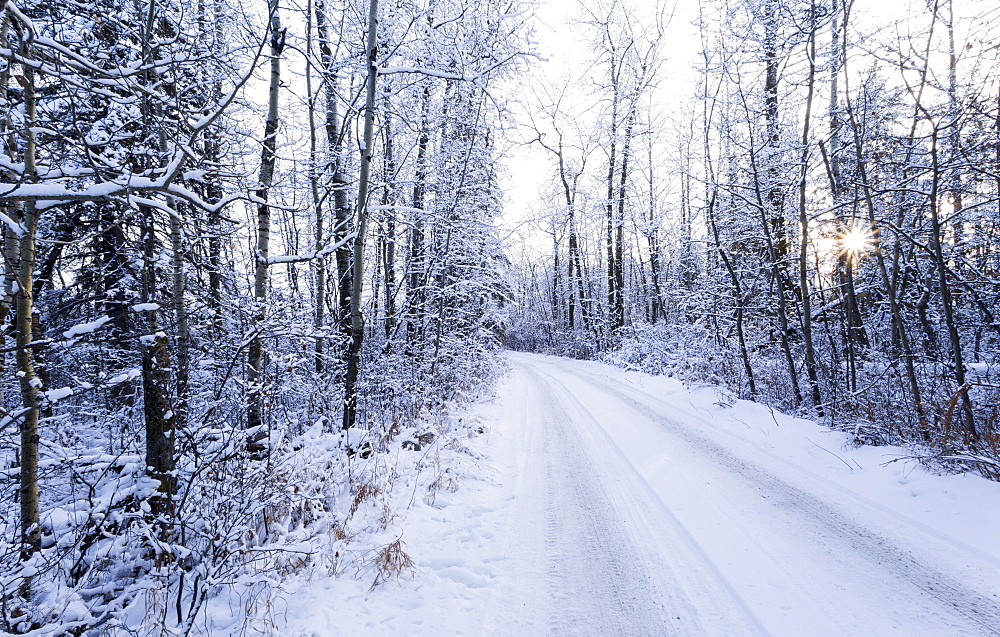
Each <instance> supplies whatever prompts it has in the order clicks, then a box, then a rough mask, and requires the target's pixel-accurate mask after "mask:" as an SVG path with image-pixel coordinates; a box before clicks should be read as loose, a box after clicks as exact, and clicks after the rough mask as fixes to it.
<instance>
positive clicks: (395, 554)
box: [368, 540, 415, 591]
mask: <svg viewBox="0 0 1000 637" xmlns="http://www.w3.org/2000/svg"><path fill="white" fill-rule="evenodd" d="M372 566H373V567H374V569H375V580H374V581H372V585H371V588H369V589H368V590H369V591H372V590H375V587H376V586H378V585H379V584H382V583H384V582H387V581H389V580H390V579H399V578H400V577H401V576H402V575H403V573H407V572H410V573H412V572H413V570H414V567H415V565H414V563H413V560H412V559H410V556H409V555H407V554H406V552H405V551H404V550H403V541H402V540H396V541H395V542H392V543H391V544H387V545H385V546H384V547H382V549H381V550H379V552H378V554H377V555H376V556H375V559H374V560H372Z"/></svg>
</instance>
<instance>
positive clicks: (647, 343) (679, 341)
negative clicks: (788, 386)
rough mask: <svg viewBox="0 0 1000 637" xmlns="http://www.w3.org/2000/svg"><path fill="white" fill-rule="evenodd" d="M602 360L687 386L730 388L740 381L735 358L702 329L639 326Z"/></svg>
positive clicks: (660, 325)
mask: <svg viewBox="0 0 1000 637" xmlns="http://www.w3.org/2000/svg"><path fill="white" fill-rule="evenodd" d="M601 358H602V360H603V361H604V362H607V363H610V364H612V365H617V366H619V367H624V368H626V369H634V370H638V371H642V372H645V373H647V374H655V375H662V376H669V377H671V378H676V379H678V380H680V381H682V382H685V383H692V384H713V385H724V386H730V385H732V384H733V381H734V380H737V378H736V374H735V373H734V372H735V369H736V368H735V363H736V361H734V360H732V354H731V353H730V352H728V351H727V350H725V349H723V348H721V347H719V346H718V345H717V344H716V343H715V342H714V340H713V338H712V335H711V333H710V332H709V331H708V330H706V329H703V328H701V327H700V326H699V325H693V326H691V325H685V326H674V325H664V324H657V325H647V324H640V325H637V326H635V327H634V328H633V329H632V331H631V332H630V333H629V334H628V335H627V336H625V337H624V338H622V340H621V344H620V345H619V347H618V348H617V349H615V350H611V351H609V352H606V353H605V354H603V355H602V356H601Z"/></svg>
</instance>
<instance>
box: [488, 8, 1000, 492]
mask: <svg viewBox="0 0 1000 637" xmlns="http://www.w3.org/2000/svg"><path fill="white" fill-rule="evenodd" d="M907 7H908V8H909V9H912V12H908V11H895V10H894V13H893V14H892V15H891V16H890V17H888V18H887V17H886V16H884V15H883V16H879V15H877V14H875V15H873V14H872V12H871V9H872V7H870V6H867V3H861V2H857V3H856V2H851V1H850V0H847V1H846V2H844V1H842V0H831V1H828V2H780V1H777V0H775V1H769V0H761V1H759V2H750V1H747V2H742V1H729V2H724V1H720V2H701V3H698V6H697V8H696V10H695V11H694V14H695V16H696V17H695V19H694V20H693V23H692V27H691V28H692V29H695V30H697V32H698V41H699V42H700V47H699V49H698V51H697V55H696V56H694V57H693V59H694V60H696V62H695V68H694V69H692V71H693V77H694V78H695V79H694V80H693V81H692V82H691V84H692V89H691V92H690V93H689V94H684V95H683V97H682V98H681V99H682V103H681V104H680V106H678V107H676V108H674V109H673V110H667V109H666V108H665V107H664V104H665V103H667V101H666V98H665V94H666V93H669V92H674V93H676V92H678V91H679V87H678V86H677V84H676V83H674V82H667V81H665V79H664V78H667V77H669V76H670V75H671V69H670V66H671V63H672V62H671V58H670V57H669V56H668V55H667V53H668V52H669V51H671V50H674V51H675V52H676V47H675V46H674V47H672V45H671V43H670V42H668V39H669V38H670V37H671V35H670V31H669V30H668V25H669V22H670V20H671V18H672V17H673V14H672V13H671V11H674V10H676V7H675V6H674V5H671V6H663V7H659V6H658V8H657V9H655V10H652V13H651V14H650V15H648V16H642V14H636V13H633V12H630V11H629V10H628V9H627V8H626V7H625V6H624V4H623V3H621V2H605V3H588V4H585V6H584V7H583V9H582V11H581V12H580V18H579V23H580V25H581V28H582V29H584V32H585V33H586V34H587V36H588V37H589V39H588V40H587V43H588V45H589V47H590V50H591V51H592V52H593V60H592V63H591V64H590V65H588V66H586V68H585V69H583V70H578V71H577V72H576V74H575V75H574V74H573V73H566V74H564V75H563V76H562V77H560V78H558V79H555V80H550V81H549V82H547V83H542V84H541V85H540V88H539V90H537V91H536V92H535V93H534V94H533V95H532V97H531V98H530V104H531V105H530V109H529V111H528V112H529V115H528V116H526V119H527V120H528V123H527V126H528V127H529V129H530V132H529V134H528V135H527V137H528V138H529V139H533V141H534V143H536V144H538V145H540V146H541V147H543V148H544V149H545V151H546V152H547V154H548V157H549V164H550V166H551V167H552V171H553V174H554V179H553V180H552V181H551V183H550V187H549V188H548V190H547V193H546V194H547V198H546V199H545V202H546V203H545V205H544V206H543V207H542V209H541V214H540V215H539V216H538V218H537V220H536V221H535V226H536V227H535V234H536V236H539V237H542V238H543V239H542V240H541V241H539V244H542V243H544V244H547V246H548V247H547V248H546V249H544V250H543V249H536V250H535V251H534V252H532V253H531V254H532V255H533V257H534V260H535V261H534V262H533V263H532V264H531V265H529V266H527V267H525V268H521V269H519V270H518V271H517V273H516V278H515V281H516V283H515V286H516V289H517V292H516V294H515V296H516V297H517V298H519V299H521V300H522V302H521V303H519V304H517V305H516V306H515V307H514V310H513V314H512V318H511V323H510V326H509V329H508V332H507V344H508V346H509V347H510V348H512V349H523V350H528V351H545V352H553V353H558V354H562V355H566V356H574V357H581V358H590V357H599V358H603V359H605V360H607V361H611V362H615V363H617V364H621V365H623V366H626V367H630V368H636V369H641V370H645V371H650V372H655V373H662V374H669V375H672V376H676V377H678V378H681V379H684V380H686V381H688V382H691V383H707V384H716V385H721V386H724V387H727V388H728V389H730V390H731V391H732V392H734V393H735V394H736V395H737V396H739V397H740V398H747V399H751V400H754V401H758V402H763V403H766V404H768V405H772V406H775V407H778V408H781V409H783V410H786V411H791V412H799V413H805V414H809V415H810V416H811V417H813V418H818V419H821V420H823V421H824V422H826V423H828V424H830V425H831V426H833V427H836V428H840V429H843V430H845V431H850V432H853V434H854V435H855V437H856V438H857V441H858V442H859V443H860V444H888V443H900V442H905V443H913V444H914V445H916V448H919V449H918V450H916V448H915V451H914V453H915V454H917V455H920V456H922V457H927V458H931V457H933V458H934V459H935V460H936V461H937V462H940V463H943V464H944V465H949V466H951V467H952V468H953V469H956V470H972V471H977V472H980V473H982V474H983V475H985V476H987V477H991V478H996V477H998V476H1000V473H998V469H1000V465H998V464H997V462H998V455H997V445H998V438H997V429H996V427H997V417H998V412H997V404H998V399H1000V393H998V390H1000V384H998V383H997V348H998V345H1000V340H998V336H1000V323H998V321H997V315H998V311H1000V296H998V294H1000V285H998V278H997V277H998V273H1000V270H998V267H1000V261H998V254H997V249H996V246H997V245H998V239H1000V236H998V234H997V233H998V230H1000V228H998V225H997V222H998V220H1000V197H998V193H1000V75H998V65H997V62H998V55H1000V40H997V39H996V37H995V34H996V32H997V27H998V20H1000V10H997V9H996V8H995V7H987V6H984V5H982V4H981V3H962V2H959V1H953V0H928V2H926V3H923V2H918V3H913V4H912V5H907ZM914 7H915V9H914ZM901 8H902V7H897V9H901ZM664 84H667V87H666V88H665V87H664Z"/></svg>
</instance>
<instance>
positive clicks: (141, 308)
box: [132, 303, 160, 312]
mask: <svg viewBox="0 0 1000 637" xmlns="http://www.w3.org/2000/svg"><path fill="white" fill-rule="evenodd" d="M158 309H160V304H159V303H136V304H135V305H133V306H132V311H133V312H155V311H156V310H158Z"/></svg>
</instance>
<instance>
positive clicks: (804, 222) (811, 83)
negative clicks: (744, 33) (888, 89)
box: [799, 5, 823, 417]
mask: <svg viewBox="0 0 1000 637" xmlns="http://www.w3.org/2000/svg"><path fill="white" fill-rule="evenodd" d="M816 10H817V9H816V6H815V5H813V6H812V7H811V8H810V12H811V14H812V18H811V19H812V21H813V24H812V25H811V32H810V34H809V42H808V44H807V52H806V56H807V57H808V58H809V79H808V81H807V92H806V111H805V114H804V118H805V119H804V121H803V124H802V156H801V162H802V163H801V169H800V173H799V233H800V234H799V298H800V300H801V302H802V344H803V346H804V347H805V350H806V351H805V354H806V375H807V376H808V378H809V389H810V393H811V394H812V400H813V406H814V407H815V408H816V410H817V413H818V414H819V416H820V417H822V416H823V400H822V397H821V395H820V389H819V375H818V373H817V370H816V349H815V346H814V344H813V335H812V296H811V295H810V292H809V214H808V213H809V211H808V210H807V208H806V203H807V202H806V179H807V176H808V173H809V123H810V117H811V115H812V103H813V91H814V89H815V84H816V82H815V80H816V28H815V19H816V18H815V14H816Z"/></svg>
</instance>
